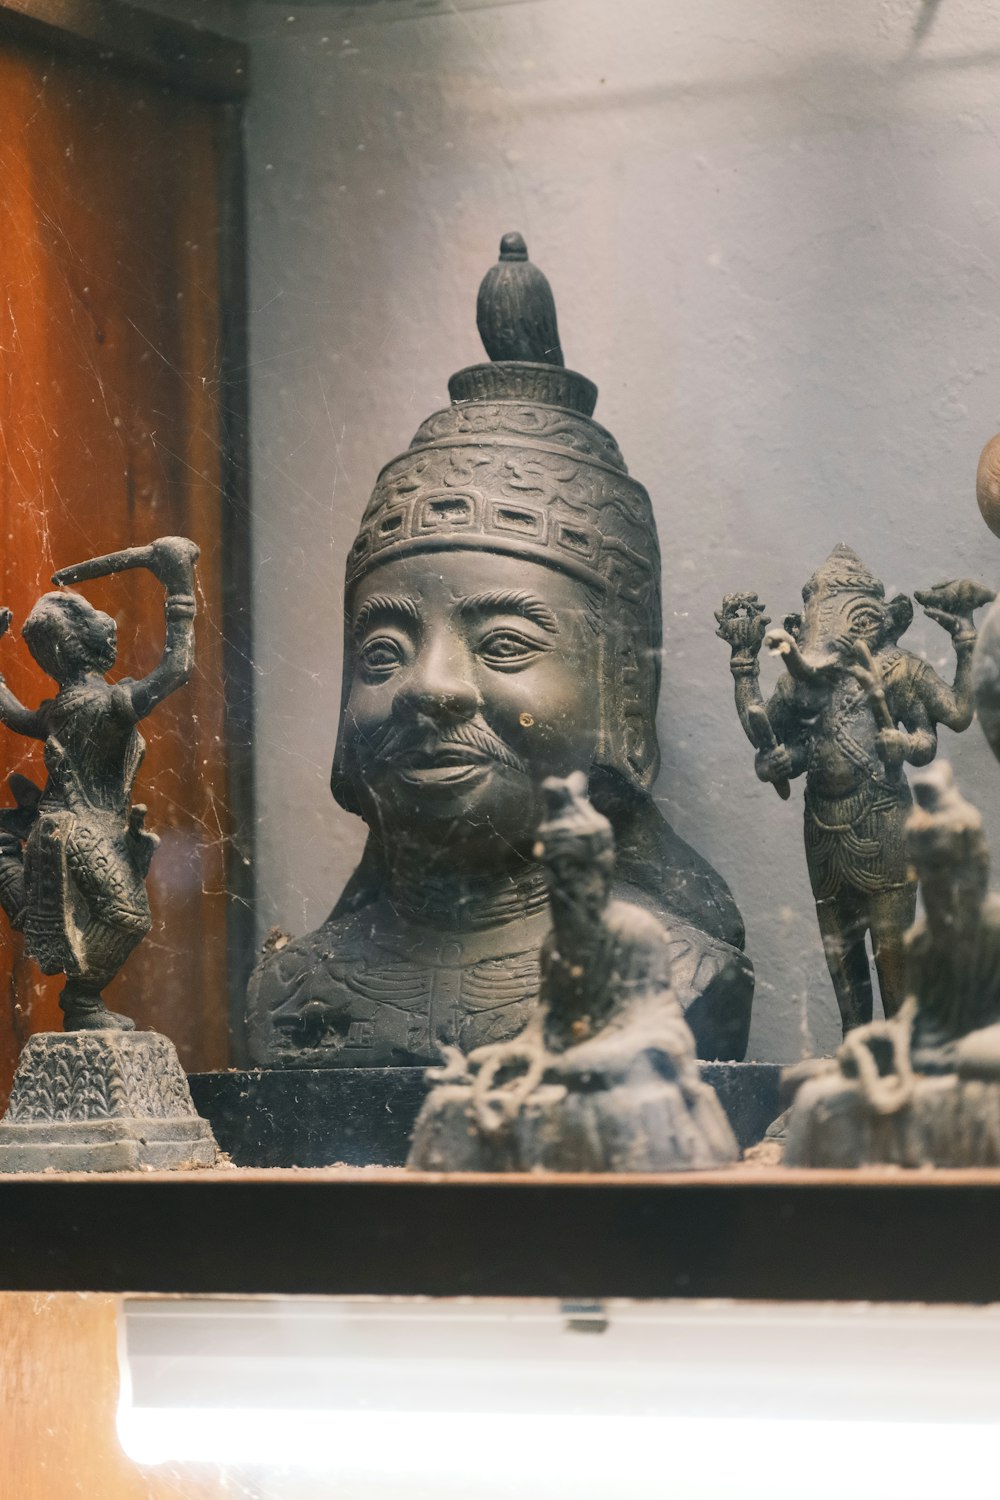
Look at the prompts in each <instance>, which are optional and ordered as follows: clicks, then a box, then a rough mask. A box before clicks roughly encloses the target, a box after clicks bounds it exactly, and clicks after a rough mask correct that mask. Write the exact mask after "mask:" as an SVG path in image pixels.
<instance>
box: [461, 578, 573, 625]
mask: <svg viewBox="0 0 1000 1500" xmlns="http://www.w3.org/2000/svg"><path fill="white" fill-rule="evenodd" d="M458 612H459V614H461V615H483V614H503V615H523V616H524V618H525V619H526V620H532V621H533V622H534V624H536V625H540V626H541V627H542V629H543V630H547V631H548V632H549V634H550V635H558V633H559V622H558V620H557V619H556V615H555V610H553V609H550V608H549V606H548V605H547V604H546V603H544V601H543V600H541V599H538V598H536V596H535V595H534V594H529V593H528V591H527V589H492V590H490V591H488V592H487V593H483V594H470V595H469V596H468V597H467V598H465V599H461V600H459V605H458Z"/></svg>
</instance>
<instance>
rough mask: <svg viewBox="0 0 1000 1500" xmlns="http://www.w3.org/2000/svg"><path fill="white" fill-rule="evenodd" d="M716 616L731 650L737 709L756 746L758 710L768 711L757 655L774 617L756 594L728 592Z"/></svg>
mask: <svg viewBox="0 0 1000 1500" xmlns="http://www.w3.org/2000/svg"><path fill="white" fill-rule="evenodd" d="M715 618H716V620H717V621H718V629H717V630H716V632H715V633H716V635H717V636H720V637H721V638H722V640H724V641H725V642H726V644H727V645H728V647H729V650H730V659H729V670H730V672H731V673H732V674H733V689H734V693H735V697H736V712H737V713H738V714H739V716H740V723H741V724H742V725H743V732H744V734H745V735H746V737H747V739H748V740H749V741H750V743H751V744H752V745H753V746H754V747H755V748H756V747H757V742H758V734H757V729H756V726H755V724H754V719H755V717H756V714H755V710H759V711H760V712H761V713H764V712H766V709H765V705H764V699H763V698H762V697H761V691H760V686H759V682H758V679H759V676H760V667H759V666H758V664H757V658H758V656H759V655H760V648H761V646H762V645H763V643H764V633H765V631H766V630H767V627H768V625H770V623H771V621H770V619H769V618H768V616H767V615H766V614H765V612H764V606H763V604H761V602H760V600H759V599H758V598H757V595H756V594H727V595H726V597H725V598H724V599H723V601H722V608H721V609H717V610H716V612H715Z"/></svg>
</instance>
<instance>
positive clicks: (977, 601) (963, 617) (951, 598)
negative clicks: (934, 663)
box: [913, 578, 996, 646]
mask: <svg viewBox="0 0 1000 1500" xmlns="http://www.w3.org/2000/svg"><path fill="white" fill-rule="evenodd" d="M913 593H914V596H915V598H916V600H917V603H918V604H919V605H920V606H921V607H922V609H923V611H924V614H925V615H927V616H928V618H929V619H931V620H933V621H934V623H935V624H936V625H940V626H941V628H942V629H943V630H947V632H948V634H949V635H950V636H951V638H952V640H953V641H954V642H955V644H956V646H961V645H971V644H972V643H973V642H974V641H975V639H976V627H975V624H974V623H973V619H972V616H973V613H974V612H975V611H976V610H977V609H979V608H981V606H982V605H984V604H989V603H990V602H991V601H992V600H993V599H995V598H996V594H995V593H994V591H993V589H988V588H987V587H986V586H985V584H982V583H976V582H975V581H974V580H973V579H971V578H953V579H951V580H950V581H949V582H948V583H936V584H935V585H934V587H933V588H932V589H914V591H913Z"/></svg>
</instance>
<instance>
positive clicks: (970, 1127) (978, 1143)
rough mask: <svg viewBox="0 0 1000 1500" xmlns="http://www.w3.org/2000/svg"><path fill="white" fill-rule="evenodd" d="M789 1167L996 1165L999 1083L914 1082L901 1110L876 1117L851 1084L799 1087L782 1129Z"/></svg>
mask: <svg viewBox="0 0 1000 1500" xmlns="http://www.w3.org/2000/svg"><path fill="white" fill-rule="evenodd" d="M784 1160H785V1164H786V1166H789V1167H838V1168H842V1167H851V1168H853V1167H868V1166H894V1167H929V1166H936V1167H997V1166H1000V1083H997V1082H992V1081H991V1082H987V1081H985V1080H979V1079H974V1078H959V1077H958V1075H957V1074H955V1073H944V1074H939V1075H930V1076H926V1077H918V1078H917V1079H915V1081H914V1086H913V1093H912V1096H911V1098H910V1099H909V1101H908V1103H906V1104H905V1105H904V1106H903V1108H902V1109H899V1110H895V1111H893V1112H892V1113H887V1114H879V1113H878V1112H876V1111H875V1110H873V1109H872V1107H871V1106H870V1104H869V1103H868V1101H867V1099H866V1097H865V1094H864V1092H863V1090H862V1088H861V1086H860V1085H859V1084H858V1083H857V1082H856V1081H854V1080H853V1079H849V1078H844V1077H843V1075H842V1074H839V1073H835V1072H831V1073H830V1074H829V1075H826V1076H821V1077H819V1078H815V1079H813V1080H811V1081H810V1082H808V1083H804V1084H803V1085H802V1087H801V1088H800V1090H799V1092H798V1093H797V1094H796V1096H795V1102H794V1104H793V1105H792V1109H791V1114H790V1117H789V1123H788V1140H787V1144H786V1146H785V1156H784Z"/></svg>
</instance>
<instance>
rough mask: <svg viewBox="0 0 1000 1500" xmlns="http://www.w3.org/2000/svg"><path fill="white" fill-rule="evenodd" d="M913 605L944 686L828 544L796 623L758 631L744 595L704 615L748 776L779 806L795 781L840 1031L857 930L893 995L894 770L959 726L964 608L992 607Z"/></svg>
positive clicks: (859, 943)
mask: <svg viewBox="0 0 1000 1500" xmlns="http://www.w3.org/2000/svg"><path fill="white" fill-rule="evenodd" d="M916 597H917V599H918V600H919V602H920V603H921V604H922V605H923V607H924V610H925V612H926V613H927V614H928V615H929V616H930V618H931V619H932V620H935V621H936V622H937V623H938V624H939V625H941V626H943V627H944V629H945V630H947V631H948V633H949V635H950V636H951V640H952V645H953V647H954V650H955V656H956V667H955V680H954V683H953V684H952V685H951V686H949V685H948V683H946V682H944V681H942V679H941V678H940V677H939V676H938V675H937V673H936V672H935V671H934V669H933V668H932V667H931V666H930V664H929V663H928V662H926V661H924V660H923V659H922V658H921V657H919V656H916V655H914V654H913V653H911V652H909V651H906V650H904V649H903V648H902V647H901V646H900V645H899V640H900V637H901V636H902V634H903V633H904V631H905V630H906V629H907V627H908V626H909V624H910V622H911V620H912V618H913V605H912V604H911V602H910V600H909V599H908V598H907V597H906V595H904V594H898V595H897V596H896V597H895V598H894V599H888V600H887V599H886V597H885V589H884V587H883V585H882V584H881V583H880V582H879V580H878V579H877V578H876V577H875V576H874V574H873V573H871V572H869V570H868V569H867V568H866V567H865V566H864V564H863V563H862V562H861V560H860V558H859V557H858V556H857V555H856V554H855V553H854V552H852V551H851V549H850V548H849V547H845V546H843V545H841V546H838V547H836V548H835V549H834V550H833V552H831V554H830V556H829V557H828V558H827V559H826V561H825V562H824V563H823V564H822V566H821V567H820V568H818V569H817V571H816V572H815V573H814V574H813V576H812V577H811V578H810V580H809V582H808V583H807V584H806V586H805V588H804V589H803V590H802V601H803V610H802V613H801V614H796V615H789V616H787V617H786V619H785V622H784V628H783V629H778V630H771V631H768V630H767V626H768V624H769V623H770V621H769V620H768V617H767V615H766V614H765V613H764V608H763V606H762V605H761V603H760V602H759V600H758V598H757V596H756V594H730V595H729V596H728V597H727V598H726V599H725V600H723V604H722V608H721V610H719V611H718V612H717V614H716V619H717V620H718V622H719V626H718V632H717V633H718V634H719V635H720V636H721V637H722V638H723V640H725V641H726V642H728V644H729V646H730V649H731V659H730V671H731V672H732V674H733V680H734V683H735V689H736V710H737V713H738V714H739V716H740V722H741V723H742V725H743V729H744V731H745V733H746V735H747V738H748V739H749V740H750V742H751V744H752V745H753V746H754V748H755V749H756V751H757V756H756V760H755V767H756V771H757V775H758V776H759V777H760V779H761V780H762V781H769V782H771V783H772V784H773V785H774V787H775V789H776V791H777V792H778V794H779V796H781V797H784V798H787V797H788V795H789V782H790V780H791V779H792V778H793V777H795V776H801V775H805V778H806V788H805V843H806V863H807V865H808V869H809V879H810V881H811V884H812V891H813V896H814V898H815V901H816V913H817V916H818V918H819V928H820V934H821V936H822V940H823V949H824V952H825V955H826V961H827V965H828V967H829V970H830V977H831V979H832V980H833V987H834V990H835V992H836V996H837V1003H838V1005H839V1007H840V1015H841V1020H842V1022H843V1028H844V1032H845V1033H846V1032H848V1031H850V1030H851V1028H852V1027H855V1026H861V1025H864V1024H865V1023H866V1022H868V1021H870V1020H871V1019H872V1006H873V995H872V982H871V969H870V965H869V961H868V954H867V951H866V948H865V937H866V934H870V936H871V942H872V950H873V953H874V957H875V967H876V970H877V972H878V981H879V989H880V992H881V997H882V1005H883V1009H884V1011H885V1014H886V1015H887V1016H892V1015H895V1013H896V1011H897V1010H898V1009H899V1006H900V1004H901V1002H902V999H903V985H904V978H903V973H904V970H903V934H904V933H905V932H906V930H907V928H908V927H909V925H910V923H911V922H912V921H913V917H914V913H915V910H916V885H915V883H914V881H913V880H912V878H911V876H910V874H909V872H908V866H907V858H906V850H905V847H904V838H903V828H904V824H905V822H906V816H907V813H908V811H909V808H910V806H911V797H910V790H909V785H908V782H907V780H906V776H905V774H904V771H903V767H904V765H905V764H909V765H913V766H923V765H926V764H927V763H928V762H929V761H930V760H932V759H933V757H934V755H935V753H936V751H937V726H938V724H945V725H947V726H948V728H949V729H954V730H962V729H966V728H968V726H969V724H970V723H971V722H972V712H973V703H972V651H973V647H974V646H975V643H976V629H975V626H974V624H973V618H972V617H973V612H974V611H975V610H976V609H978V608H979V606H980V605H982V604H985V603H986V602H987V601H988V600H990V599H992V598H993V597H994V596H993V593H992V591H991V590H990V589H986V588H984V587H983V586H982V585H981V584H978V583H972V582H969V581H966V580H963V581H961V582H951V583H942V584H938V585H937V587H936V588H933V589H929V590H927V591H925V592H923V593H921V592H919V591H918V592H917V594H916ZM764 644H767V645H768V646H769V647H770V649H771V650H772V651H774V652H775V653H776V654H777V655H779V656H780V657H781V658H782V660H783V662H784V666H785V669H786V670H785V672H784V674H783V675H782V677H781V678H780V679H779V682H778V685H777V688H776V690H775V692H774V693H773V694H772V696H771V697H770V698H769V699H768V701H767V702H766V703H765V702H764V699H763V697H762V696H761V692H760V687H759V684H758V676H759V667H758V660H757V658H758V655H759V653H760V649H761V646H762V645H764Z"/></svg>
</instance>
